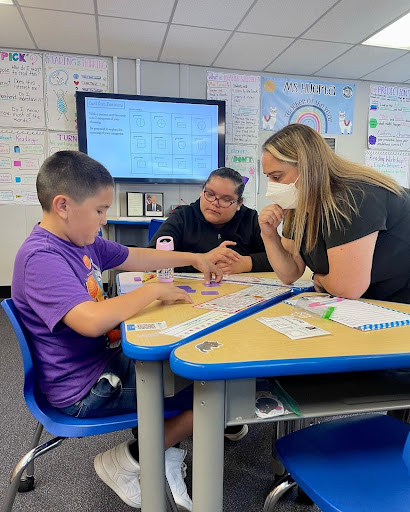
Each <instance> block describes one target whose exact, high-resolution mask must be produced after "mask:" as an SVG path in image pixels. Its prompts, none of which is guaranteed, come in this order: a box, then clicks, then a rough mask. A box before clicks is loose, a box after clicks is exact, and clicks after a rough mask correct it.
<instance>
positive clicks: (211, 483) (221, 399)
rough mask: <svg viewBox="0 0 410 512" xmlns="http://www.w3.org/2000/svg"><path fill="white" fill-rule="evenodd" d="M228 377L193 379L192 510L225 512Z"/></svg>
mask: <svg viewBox="0 0 410 512" xmlns="http://www.w3.org/2000/svg"><path fill="white" fill-rule="evenodd" d="M224 428H225V381H207V382H197V381H196V382H195V383H194V440H193V485H192V488H193V492H192V495H193V503H194V506H193V510H194V512H209V511H210V510H212V512H222V505H223V468H224Z"/></svg>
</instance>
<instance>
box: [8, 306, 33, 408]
mask: <svg viewBox="0 0 410 512" xmlns="http://www.w3.org/2000/svg"><path fill="white" fill-rule="evenodd" d="M1 305H2V306H3V309H4V311H5V312H6V315H7V316H8V319H9V320H10V323H11V325H12V327H13V329H14V332H15V334H16V337H17V341H18V343H19V345H20V352H21V357H22V359H23V368H24V397H25V398H26V400H27V396H28V395H29V394H32V393H33V391H34V365H33V358H32V357H31V351H30V347H29V341H28V340H29V333H28V331H27V329H26V328H25V327H24V325H23V323H22V321H21V318H20V313H19V312H18V311H17V309H16V306H15V305H14V303H13V299H4V300H3V302H2V303H1Z"/></svg>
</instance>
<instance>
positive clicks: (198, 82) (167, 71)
mask: <svg viewBox="0 0 410 512" xmlns="http://www.w3.org/2000/svg"><path fill="white" fill-rule="evenodd" d="M117 66H118V71H117V76H118V90H117V91H116V92H118V93H124V94H137V92H138V88H140V94H143V95H149V96H170V97H186V98H201V99H205V98H206V77H207V71H209V70H212V68H208V67H202V66H190V65H186V64H166V63H158V62H145V61H141V62H140V65H139V66H137V64H136V61H135V60H131V59H118V60H117ZM216 71H219V72H229V73H240V74H257V73H252V72H246V71H243V70H242V71H240V70H234V69H224V70H222V69H216ZM263 76H280V75H275V74H273V73H263ZM300 77H304V78H307V79H309V78H311V79H315V80H317V79H318V77H309V76H303V75H300ZM328 80H329V79H328ZM330 80H331V81H334V82H336V81H338V80H336V79H330ZM339 81H341V82H346V80H339ZM348 81H351V82H353V83H355V84H356V102H355V111H354V119H353V123H354V124H353V134H352V135H349V136H348V135H336V136H335V138H336V152H337V153H338V154H340V155H342V156H344V157H346V158H348V159H350V160H353V161H355V162H358V163H364V159H365V150H366V149H367V117H368V101H369V100H368V99H369V86H370V84H371V82H366V81H352V80H348ZM394 85H398V84H394ZM111 90H113V88H111ZM269 135H270V132H260V136H259V143H260V144H262V143H263V142H264V141H265V140H266V138H267V137H268V136H269ZM265 187H266V181H265V180H264V178H263V174H262V173H261V172H260V186H259V193H258V196H257V208H258V210H260V209H261V208H263V207H264V206H265V205H266V204H267V201H266V198H265ZM127 191H142V192H144V191H146V192H163V193H164V202H165V209H166V210H167V209H168V208H169V206H170V205H171V204H179V203H180V202H181V200H182V202H183V201H185V202H187V203H190V202H192V201H194V200H195V199H196V198H197V197H198V196H199V193H200V186H198V185H179V186H178V185H138V184H132V183H128V184H124V183H121V184H119V185H117V187H116V193H115V199H114V202H113V205H112V207H111V209H110V211H109V215H112V216H116V215H121V216H125V215H126V207H125V193H126V192H127ZM0 215H1V223H0V239H1V240H2V241H3V243H2V249H1V251H0V286H9V285H10V284H11V278H12V271H13V262H14V257H15V254H16V252H17V250H18V248H19V247H20V245H21V244H22V242H23V241H24V239H25V238H26V236H27V235H28V234H29V233H30V232H31V230H32V228H33V226H34V224H35V223H36V222H39V220H40V219H41V208H40V207H38V206H21V205H10V206H7V205H0Z"/></svg>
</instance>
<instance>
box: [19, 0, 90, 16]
mask: <svg viewBox="0 0 410 512" xmlns="http://www.w3.org/2000/svg"><path fill="white" fill-rule="evenodd" d="M19 5H20V6H21V7H37V8H40V9H55V10H56V11H69V12H82V13H85V14H95V11H94V1H93V0H70V1H69V2H67V0H19Z"/></svg>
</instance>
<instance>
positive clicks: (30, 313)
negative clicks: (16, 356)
mask: <svg viewBox="0 0 410 512" xmlns="http://www.w3.org/2000/svg"><path fill="white" fill-rule="evenodd" d="M128 252H129V251H128V247H124V246H123V245H120V244H117V243H115V242H110V241H108V240H104V239H103V238H102V237H99V236H98V237H96V239H95V241H94V243H93V244H91V245H86V246H85V247H78V246H76V245H74V244H73V243H71V242H68V241H66V240H63V239H61V238H59V237H57V236H55V235H53V234H52V233H50V232H49V231H47V230H45V229H43V228H41V227H40V226H38V225H37V226H35V227H34V229H33V231H32V232H31V234H30V236H29V237H28V238H27V239H26V240H25V242H24V243H23V245H22V246H21V248H20V250H19V251H18V253H17V256H16V261H15V263H14V273H13V282H12V298H13V301H14V304H15V306H16V308H17V309H18V311H19V312H20V315H21V319H22V321H23V323H24V325H25V326H26V327H27V329H28V330H29V332H30V334H31V350H32V354H33V360H34V367H35V371H36V377H37V379H38V382H39V385H40V389H41V391H42V392H43V393H44V394H45V395H46V397H47V399H48V400H49V402H50V403H51V405H53V406H54V407H67V406H69V405H72V404H74V403H75V402H77V401H78V400H80V399H81V398H82V397H83V396H85V395H86V394H87V393H88V392H89V390H90V389H91V388H92V386H93V385H94V383H95V382H96V380H97V379H98V377H99V376H100V374H101V373H102V371H103V369H104V367H105V366H106V365H107V363H108V362H109V361H110V359H111V358H112V357H113V356H114V355H115V354H116V353H117V351H118V349H112V348H110V343H109V342H108V338H107V337H106V336H99V337H97V338H88V337H86V336H81V335H80V334H78V333H77V332H75V331H73V330H72V329H70V328H69V327H68V326H67V325H65V324H64V323H63V322H61V319H62V318H63V317H64V316H65V315H66V314H67V313H68V312H69V311H70V309H72V308H73V307H74V306H76V305H78V304H81V303H82V302H85V301H93V300H94V301H98V300H104V297H105V294H104V291H103V285H102V279H101V272H103V271H104V270H107V269H110V268H114V267H117V266H118V265H121V263H123V262H124V261H125V260H126V259H127V257H128Z"/></svg>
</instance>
